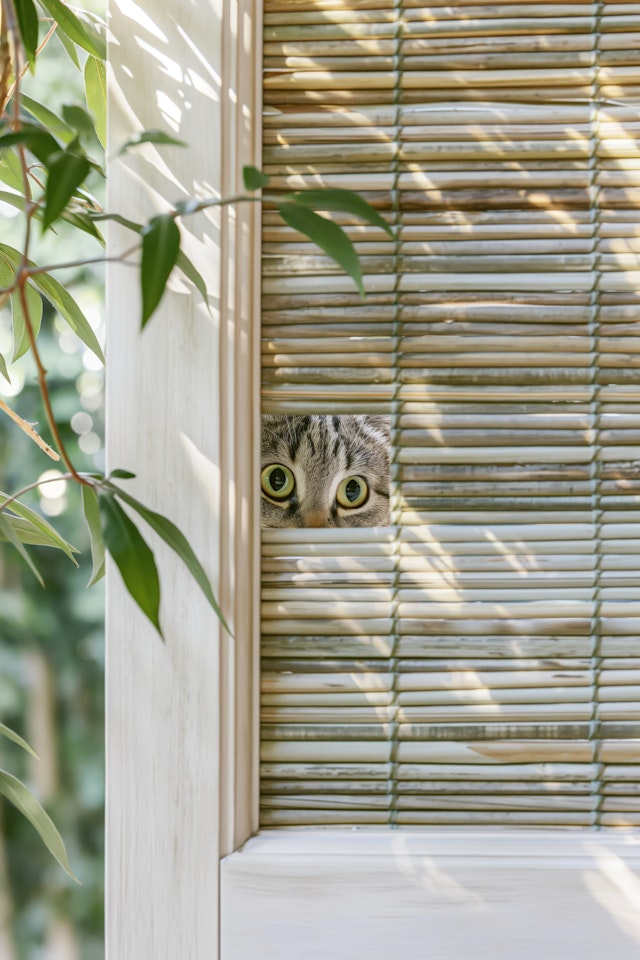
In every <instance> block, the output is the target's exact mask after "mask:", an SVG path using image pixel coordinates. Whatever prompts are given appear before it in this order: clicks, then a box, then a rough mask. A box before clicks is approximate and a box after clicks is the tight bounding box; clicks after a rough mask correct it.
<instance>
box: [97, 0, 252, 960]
mask: <svg viewBox="0 0 640 960" xmlns="http://www.w3.org/2000/svg"><path fill="white" fill-rule="evenodd" d="M254 12H258V13H259V11H258V10H257V5H254V4H251V3H246V2H244V0H220V2H215V3H208V2H205V0H197V2H194V3H191V4H188V5H184V4H181V3H178V2H169V3H167V4H164V5H158V4H156V3H153V2H151V0H142V2H141V3H140V4H137V5H136V4H128V3H114V4H113V5H112V10H111V20H110V29H111V31H112V36H113V42H112V43H111V45H110V57H111V59H110V75H109V117H110V141H109V148H108V150H107V154H108V156H110V157H111V158H112V160H111V163H110V176H109V201H108V209H110V210H117V211H120V212H122V213H124V214H126V216H128V217H130V218H131V219H133V220H136V221H139V222H143V221H144V220H146V219H148V218H149V217H151V216H153V215H154V214H156V213H158V212H159V211H165V210H167V209H168V208H169V206H170V205H171V204H172V203H174V202H175V201H177V200H179V199H183V198H185V197H188V196H194V195H195V196H198V197H203V196H210V195H215V194H216V193H217V194H219V195H221V196H229V195H231V194H235V193H238V192H240V191H241V189H242V188H241V163H243V162H244V163H253V162H255V158H254V152H253V142H254V141H253V138H254V135H255V129H256V126H255V86H256V84H255V80H256V76H257V73H258V71H257V60H256V57H255V44H254V41H253V31H254V29H255V22H254V20H253V14H254ZM240 77H241V80H240V79H239V78H240ZM158 128H160V129H163V130H167V131H168V132H170V133H172V134H174V135H176V136H178V137H179V138H180V139H182V140H184V141H186V142H187V143H188V144H189V146H188V148H186V149H182V150H180V149H179V148H176V147H169V148H156V147H155V146H151V145H146V146H144V147H141V148H138V149H137V150H133V151H130V152H128V153H127V154H126V156H124V157H122V158H117V148H118V147H119V145H120V144H121V143H123V142H124V141H125V140H126V139H128V138H129V137H130V136H132V135H133V134H135V133H138V132H139V131H140V130H142V129H158ZM222 133H224V136H223V135H222ZM253 216H255V214H247V212H246V211H241V212H238V213H237V215H236V214H235V213H234V211H232V210H230V209H229V210H228V211H226V212H225V213H224V215H223V216H220V215H214V214H210V215H208V216H206V215H204V214H201V215H198V216H197V217H191V218H188V219H187V218H185V219H184V220H182V221H181V223H180V228H181V234H182V239H183V249H184V251H185V253H186V254H187V256H189V257H190V258H191V259H192V261H193V263H194V264H195V266H196V268H197V269H198V270H199V271H200V273H201V274H202V276H203V278H204V279H205V282H206V284H207V288H208V291H209V304H208V306H207V305H206V304H204V303H203V302H202V298H201V297H200V294H199V293H197V292H196V291H195V290H194V289H193V288H192V287H191V286H190V285H189V284H187V283H186V281H185V280H184V278H183V277H182V276H180V275H179V274H174V275H173V277H172V278H171V280H170V284H169V289H168V291H167V293H166V295H165V297H164V298H163V301H162V304H161V306H160V309H159V311H158V313H157V315H156V316H154V317H153V319H152V320H151V322H150V324H149V326H148V327H147V328H146V329H145V331H144V334H143V335H140V333H139V317H138V314H139V306H138V304H139V294H138V279H137V272H136V271H134V270H132V269H127V268H124V267H121V266H118V265H114V266H112V267H110V270H109V275H108V281H107V282H108V325H109V337H108V339H109V348H108V349H109V368H108V396H109V400H108V410H107V422H108V461H109V466H110V467H111V468H114V467H125V466H126V467H127V468H129V469H131V470H133V471H134V472H135V473H136V474H137V479H136V480H135V481H133V482H132V483H131V484H130V489H131V491H132V493H134V495H135V496H136V497H138V498H139V499H141V500H142V501H143V502H144V503H145V504H146V505H148V506H149V507H151V508H153V509H155V510H158V511H159V512H161V513H164V514H166V515H167V516H168V517H170V518H171V519H172V520H173V521H174V522H176V523H177V524H178V526H179V527H180V529H181V530H183V532H184V533H185V535H186V536H187V537H188V539H189V540H190V542H191V544H192V545H193V547H194V549H195V551H196V553H197V555H198V557H199V558H200V559H201V561H202V562H203V564H204V566H205V568H206V570H207V573H208V574H209V576H210V578H211V582H212V584H213V587H214V592H215V593H216V595H217V596H218V597H219V598H220V601H221V604H222V606H223V609H224V612H225V615H226V617H227V618H228V620H229V622H230V623H231V624H232V627H233V628H234V630H235V632H236V639H235V640H231V639H230V638H229V637H227V636H226V635H225V634H224V633H223V631H222V630H221V627H220V624H219V622H218V620H217V618H216V616H215V614H214V613H213V611H212V610H211V609H210V608H209V606H208V605H207V603H206V601H205V600H204V598H203V597H202V596H201V593H200V591H199V590H198V588H197V586H196V584H195V583H194V582H193V580H192V579H191V578H190V576H189V575H188V573H187V571H186V569H185V568H184V566H183V565H182V564H181V563H180V562H179V561H178V560H177V559H176V558H175V557H174V556H173V555H170V554H169V553H168V551H166V550H165V549H164V547H163V546H162V545H161V544H159V542H158V541H157V539H154V538H153V537H152V536H151V535H149V542H150V544H151V546H152V547H153V549H154V551H155V552H156V557H157V560H158V563H159V567H160V574H161V582H162V589H163V597H162V605H161V621H162V624H163V628H164V634H165V642H164V643H163V642H162V641H161V640H160V638H159V637H158V636H157V635H156V634H155V633H154V632H153V630H152V629H151V628H150V627H149V625H148V624H147V622H146V621H145V620H144V618H143V617H142V616H141V615H140V614H139V612H138V611H137V609H136V608H135V607H134V605H133V603H132V601H131V600H130V599H129V597H128V595H127V594H126V592H125V591H124V589H123V587H122V584H121V581H120V578H119V576H118V574H117V572H114V571H113V570H110V571H109V582H108V600H107V605H108V664H107V724H108V744H107V767H108V796H107V854H106V857H107V921H106V933H107V956H108V958H109V960H175V958H177V957H179V958H181V960H202V958H205V957H206V958H208V960H211V958H215V957H216V956H217V946H218V914H217V911H216V910H215V909H214V908H213V905H214V904H216V903H217V899H218V857H219V854H220V852H221V851H222V852H226V851H228V850H229V849H231V848H232V847H233V846H234V845H236V844H237V843H238V842H241V841H242V840H244V839H245V838H246V836H247V835H248V834H249V833H250V832H251V831H252V829H253V826H252V824H253V814H252V809H253V808H254V807H255V806H256V800H255V794H256V791H255V787H254V785H253V784H254V782H255V773H254V770H255V764H254V762H253V753H252V742H253V739H254V737H255V724H254V722H253V719H252V717H253V714H252V706H251V702H252V701H251V690H252V683H253V680H252V670H253V660H254V653H253V649H254V648H253V646H252V641H251V629H252V624H251V610H252V605H251V604H247V600H246V597H247V592H246V587H245V585H244V583H242V584H241V587H242V589H240V588H239V583H238V581H239V576H238V573H237V571H241V573H242V576H243V577H245V576H246V574H247V571H248V570H249V561H248V559H247V551H248V550H249V545H250V542H251V539H252V537H254V536H255V516H254V514H253V513H252V510H251V507H250V501H251V486H250V476H251V469H250V467H248V466H247V464H251V463H252V457H253V446H254V435H253V432H252V426H251V424H252V423H253V420H254V414H253V407H254V405H255V397H254V393H253V390H252V373H251V357H252V353H253V347H252V343H251V338H250V337H247V331H248V330H249V329H250V325H251V321H252V318H253V315H254V307H255V304H254V299H255V289H254V287H253V285H252V280H251V278H252V276H253V274H252V267H251V263H252V256H253V253H252V237H253V236H254V233H255V231H252V229H251V228H252V217H253ZM130 244H131V235H130V234H126V233H124V232H123V231H122V229H121V228H120V227H113V229H112V230H111V231H110V235H109V250H110V253H111V254H112V255H114V254H117V253H119V252H120V251H122V250H123V249H126V248H127V247H128V246H130ZM239 265H241V270H240V269H239ZM237 395H240V396H241V397H242V402H241V403H236V402H235V399H234V398H235V397H236V396H237ZM235 438H239V439H238V442H237V443H236V442H235ZM144 532H145V536H146V535H148V531H144ZM230 542H233V544H234V548H233V550H231V549H230V547H229V543H230ZM239 589H240V592H239ZM223 692H224V695H223ZM238 798H240V799H238Z"/></svg>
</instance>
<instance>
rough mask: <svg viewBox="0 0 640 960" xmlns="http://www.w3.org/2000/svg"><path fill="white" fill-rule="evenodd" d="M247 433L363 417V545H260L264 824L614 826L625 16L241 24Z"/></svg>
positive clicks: (631, 69) (638, 480)
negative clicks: (246, 61)
mask: <svg viewBox="0 0 640 960" xmlns="http://www.w3.org/2000/svg"><path fill="white" fill-rule="evenodd" d="M264 30H265V33H264V64H265V79H264V111H265V116H264V155H263V166H264V169H265V171H266V172H267V173H269V174H270V175H271V177H272V184H273V185H274V186H275V187H278V188H283V189H284V188H288V189H290V188H299V187H309V186H316V185H320V184H321V185H325V186H339V187H348V188H353V189H356V190H358V191H360V192H362V193H363V194H364V195H365V196H366V197H367V199H368V200H369V201H370V202H371V203H373V204H374V205H375V206H376V207H377V208H378V209H379V210H380V211H381V212H382V213H383V215H384V216H385V217H386V219H387V220H388V222H389V223H390V224H391V225H392V227H393V228H394V232H395V241H392V240H391V239H390V238H389V237H388V236H387V235H385V234H384V233H383V232H382V231H380V230H378V229H374V228H372V227H368V226H362V225H357V224H356V223H355V222H353V223H351V222H349V220H348V219H345V220H344V221H343V223H344V224H345V226H346V228H347V230H348V232H349V233H350V235H351V236H352V238H353V239H354V240H355V241H356V245H357V248H358V251H359V253H360V256H361V259H362V263H363V268H364V272H365V286H366V289H367V291H368V296H367V298H366V301H361V300H360V298H359V297H358V295H357V293H356V292H355V290H354V286H353V284H352V282H351V281H350V280H348V279H347V278H345V277H344V276H343V275H341V274H340V273H339V271H338V270H337V269H336V268H335V266H334V265H333V264H332V263H331V262H330V261H329V260H328V259H327V258H326V257H325V256H323V255H322V254H321V253H319V252H318V250H317V249H316V248H313V247H312V246H311V245H310V244H308V243H306V242H304V241H303V238H302V237H301V236H300V235H296V234H295V233H294V232H293V231H292V230H290V229H289V228H288V227H285V226H283V225H282V224H281V222H279V220H278V218H277V217H276V216H275V214H274V213H273V212H271V211H269V210H266V211H265V213H264V225H263V252H264V275H263V319H262V338H263V339H262V344H263V363H262V379H263V409H264V410H265V411H267V412H290V413H295V412H305V413H309V412H331V413H340V412H343V413H347V412H351V413H353V412H356V413H358V412H383V413H390V414H391V417H392V428H393V429H392V439H393V451H392V462H393V480H392V508H393V520H394V524H393V526H391V527H389V528H384V529H369V530H360V531H355V530H351V531H343V530H298V531H296V530H293V531H278V530H264V531H263V536H262V542H263V549H262V553H263V561H262V590H263V613H262V628H263V641H262V657H263V673H262V704H261V709H262V765H261V770H262V793H261V807H262V822H263V824H264V825H281V824H287V825H296V824H301V825H302V824H316V825H317V824H336V823H338V824H342V823H344V824H389V825H397V826H403V825H421V824H469V825H476V824H504V825H509V824H520V825H521V824H531V825H545V826H547V825H557V826H574V825H575V826H577V825H605V826H618V825H628V824H639V823H640V765H639V761H640V549H639V548H640V516H639V514H638V503H639V497H640V321H639V313H638V311H639V308H640V259H639V252H640V211H639V210H638V207H639V203H640V141H639V137H640V107H639V105H640V6H638V5H634V4H632V3H611V2H602V3H585V2H566V3H562V2H557V0H539V2H534V3H529V2H522V0H511V2H508V3H502V2H496V3H492V4H491V5H486V6H484V5H481V4H479V3H470V2H468V0H458V2H457V3H456V4H455V5H448V4H446V3H445V2H443V0H432V2H431V4H430V5H429V6H428V7H427V6H424V5H422V4H419V3H418V2H416V0H405V2H400V0H397V2H394V0H315V2H313V0H266V2H265V23H264Z"/></svg>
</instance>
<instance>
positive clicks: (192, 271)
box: [176, 250, 209, 306]
mask: <svg viewBox="0 0 640 960" xmlns="http://www.w3.org/2000/svg"><path fill="white" fill-rule="evenodd" d="M176 266H177V267H180V269H181V270H182V272H183V273H184V275H185V277H186V278H187V279H188V280H191V283H192V284H193V285H194V287H195V288H196V290H197V291H198V293H199V294H200V296H201V297H202V299H203V300H204V302H205V303H206V304H207V306H208V305H209V297H208V295H207V285H206V283H205V282H204V279H203V277H202V274H201V273H199V272H198V271H197V270H196V268H195V267H194V265H193V263H192V262H191V260H189V258H188V257H187V256H186V255H185V254H184V253H183V252H182V250H179V251H178V256H177V257H176Z"/></svg>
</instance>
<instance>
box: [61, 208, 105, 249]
mask: <svg viewBox="0 0 640 960" xmlns="http://www.w3.org/2000/svg"><path fill="white" fill-rule="evenodd" d="M61 219H62V220H65V221H66V222H67V223H70V224H72V225H73V226H74V227H77V228H78V230H84V232H85V233H88V234H89V236H90V237H93V238H94V240H97V241H98V243H99V244H100V245H101V246H103V247H104V245H105V241H104V237H103V236H102V234H101V233H100V231H99V230H98V228H97V227H96V225H95V224H94V222H93V220H92V219H91V217H90V216H89V214H87V213H85V212H84V211H83V210H75V211H73V212H72V211H71V210H65V212H64V213H63V214H62V216H61Z"/></svg>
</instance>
